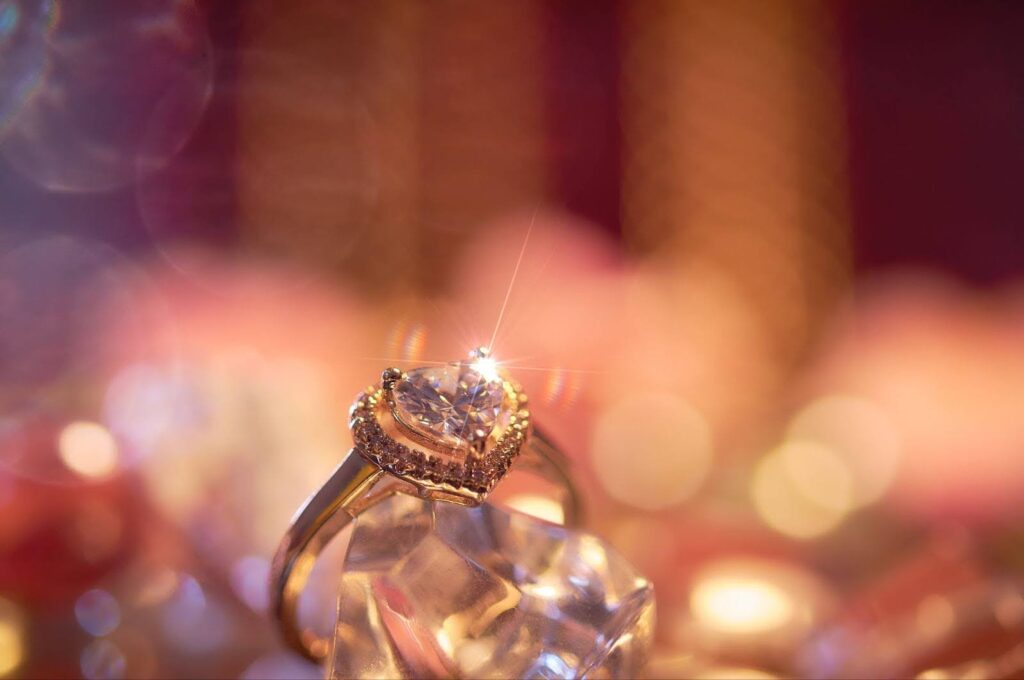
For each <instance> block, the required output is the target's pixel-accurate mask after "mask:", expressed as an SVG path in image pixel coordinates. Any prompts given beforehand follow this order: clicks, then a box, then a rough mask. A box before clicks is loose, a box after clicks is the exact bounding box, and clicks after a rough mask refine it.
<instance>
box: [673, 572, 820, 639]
mask: <svg viewBox="0 0 1024 680" xmlns="http://www.w3.org/2000/svg"><path fill="white" fill-rule="evenodd" d="M688 605H689V618H684V619H682V620H680V621H677V627H676V629H675V634H676V636H678V637H679V639H681V640H682V639H686V638H687V637H689V638H691V640H692V641H693V644H695V645H696V648H697V649H704V650H707V651H709V652H727V653H732V654H734V655H739V656H741V657H749V658H755V657H756V656H757V652H756V650H757V649H761V650H767V649H774V650H779V651H782V652H783V653H791V652H792V650H794V649H796V648H797V645H798V644H799V643H800V642H802V641H803V640H804V639H805V637H806V636H807V635H809V634H810V632H811V631H812V630H813V629H814V626H815V625H816V623H817V622H818V621H820V620H821V619H822V618H824V617H825V616H827V615H829V614H830V613H831V611H832V608H833V606H834V605H833V602H832V597H831V595H830V594H829V593H828V592H827V589H826V588H825V587H824V585H823V584H822V583H821V581H820V580H819V579H818V578H817V577H816V576H815V575H813V574H812V573H811V572H809V571H807V570H806V569H804V568H803V567H801V566H799V565H795V564H790V563H787V562H783V561H779V560H771V559H765V558H756V557H738V556H737V557H726V558H721V559H717V560H710V561H708V562H706V563H705V564H704V565H703V566H702V567H701V568H700V569H698V570H697V572H696V573H695V574H694V576H693V579H692V585H691V587H690V595H689V599H688Z"/></svg>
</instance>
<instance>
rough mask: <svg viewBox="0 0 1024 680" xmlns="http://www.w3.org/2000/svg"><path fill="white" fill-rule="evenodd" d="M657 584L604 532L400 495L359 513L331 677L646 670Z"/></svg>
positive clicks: (629, 673) (601, 674) (590, 674)
mask: <svg viewBox="0 0 1024 680" xmlns="http://www.w3.org/2000/svg"><path fill="white" fill-rule="evenodd" d="M653 625H654V592H653V589H652V587H651V585H650V584H649V583H648V582H647V581H646V580H645V579H643V578H642V577H640V576H639V575H638V574H637V573H636V572H635V571H634V570H633V569H632V567H631V566H630V565H629V564H628V563H627V562H626V561H625V560H624V559H623V558H621V557H620V556H619V555H617V554H616V553H615V552H614V551H613V550H612V549H611V548H610V547H609V546H608V545H607V544H605V543H603V542H602V541H601V540H600V539H598V538H596V537H594V536H591V535H588V534H584V533H580V532H575V531H571V530H567V529H565V528H563V527H560V526H556V525H553V524H548V523H546V522H542V521H540V520H537V519H533V518H532V517H529V516H527V515H521V514H519V513H510V512H505V511H503V510H500V509H498V508H495V507H492V506H490V505H487V504H484V505H481V506H478V507H476V508H467V507H462V506H458V505H454V504H451V503H443V502H440V503H431V502H429V501H423V500H420V499H417V498H412V497H410V496H403V495H398V496H393V497H392V498H390V499H387V500H384V501H382V502H381V503H380V504H379V505H376V506H374V507H372V508H370V509H369V510H367V511H366V512H364V513H363V514H362V515H360V516H359V517H358V518H357V519H356V525H355V529H354V531H353V535H352V539H351V542H350V543H349V548H348V553H347V556H346V559H345V568H344V572H343V573H342V578H341V592H340V595H339V600H338V621H337V627H336V631H335V640H334V648H333V650H332V652H331V655H330V659H329V662H330V667H329V677H331V678H425V677H426V678H431V677H438V678H449V677H455V678H579V677H587V678H612V677H624V678H630V677H637V674H638V671H639V669H640V667H641V666H642V664H643V662H644V660H645V659H646V656H647V653H648V651H649V647H650V643H651V635H652V632H653V630H652V629H653Z"/></svg>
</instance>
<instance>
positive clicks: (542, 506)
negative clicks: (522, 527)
mask: <svg viewBox="0 0 1024 680" xmlns="http://www.w3.org/2000/svg"><path fill="white" fill-rule="evenodd" d="M505 504H506V505H508V506H509V507H510V508H512V509H513V510H518V511H519V512H522V513H525V514H527V515H530V516H531V517H536V518H538V519H542V520H544V521H546V522H551V523H552V524H565V513H564V512H563V511H562V504H561V503H559V502H558V501H556V500H554V499H552V498H547V497H545V496H539V495H537V494H533V493H520V494H516V495H515V496H512V497H511V498H509V499H508V500H507V501H505Z"/></svg>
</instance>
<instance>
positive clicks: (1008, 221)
mask: <svg viewBox="0 0 1024 680" xmlns="http://www.w3.org/2000/svg"><path fill="white" fill-rule="evenodd" d="M840 26H841V30H842V49H843V57H844V59H843V64H844V78H845V83H844V85H845V89H846V97H847V112H848V119H847V125H848V130H849V138H850V144H849V148H850V173H849V176H850V185H851V191H852V198H853V201H852V206H853V224H854V230H853V237H854V244H855V257H856V263H857V266H858V268H860V269H873V268H877V267H881V266H885V265H892V264H904V263H910V264H920V265H927V266H931V267H936V268H940V269H943V270H946V271H949V272H950V273H954V274H957V275H959V276H960V277H962V278H964V279H965V280H969V281H973V282H976V283H990V282H995V281H999V280H1001V279H1005V278H1007V277H1011V276H1015V275H1019V274H1020V273H1021V271H1022V268H1024V191H1022V181H1021V180H1022V177H1024V41H1022V40H1021V37H1022V36H1024V3H1019V2H955V1H945V0H943V1H939V2H875V1H872V2H853V1H850V2H847V3H844V4H843V5H842V6H841V8H840Z"/></svg>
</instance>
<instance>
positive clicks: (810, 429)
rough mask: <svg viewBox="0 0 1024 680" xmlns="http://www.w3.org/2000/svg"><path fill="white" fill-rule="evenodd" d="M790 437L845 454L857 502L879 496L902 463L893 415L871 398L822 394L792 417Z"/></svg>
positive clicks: (869, 500) (862, 502) (841, 455)
mask: <svg viewBox="0 0 1024 680" xmlns="http://www.w3.org/2000/svg"><path fill="white" fill-rule="evenodd" d="M787 437H788V438H789V439H790V440H791V441H799V442H810V443H814V444H817V445H819V446H822V447H825V448H827V449H828V450H829V451H831V452H832V454H833V455H835V456H838V457H840V458H841V459H842V465H843V466H844V467H845V468H846V469H847V470H848V472H849V473H850V475H851V486H852V488H851V489H850V492H851V493H852V495H853V499H852V500H853V502H854V503H856V504H857V505H866V504H868V503H872V502H874V501H877V500H878V499H879V498H880V497H881V496H882V495H883V494H884V493H885V492H886V491H887V490H888V489H889V487H890V486H891V485H892V482H893V481H894V479H895V477H896V474H897V472H898V469H899V463H900V456H901V451H900V441H899V433H898V432H897V430H896V427H895V425H894V424H893V422H892V419H891V418H890V417H889V416H888V415H886V413H885V412H884V411H883V410H882V409H881V408H880V407H879V406H877V405H876V404H874V403H872V402H870V401H868V400H867V399H862V398H858V397H854V396H850V395H842V394H836V395H830V396H826V397H822V398H821V399H818V400H816V401H814V402H812V403H810V404H808V405H807V406H806V407H804V408H803V409H802V410H801V411H800V412H799V413H798V414H797V415H796V416H795V417H794V418H793V420H792V421H791V422H790V425H789V428H788V430H787ZM812 483H813V482H812Z"/></svg>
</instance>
